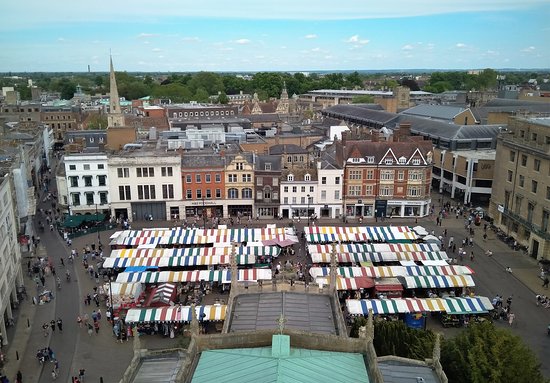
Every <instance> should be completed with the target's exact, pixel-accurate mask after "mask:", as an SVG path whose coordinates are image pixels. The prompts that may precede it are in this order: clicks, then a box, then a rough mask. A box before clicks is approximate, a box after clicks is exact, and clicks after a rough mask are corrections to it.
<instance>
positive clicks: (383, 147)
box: [344, 140, 433, 164]
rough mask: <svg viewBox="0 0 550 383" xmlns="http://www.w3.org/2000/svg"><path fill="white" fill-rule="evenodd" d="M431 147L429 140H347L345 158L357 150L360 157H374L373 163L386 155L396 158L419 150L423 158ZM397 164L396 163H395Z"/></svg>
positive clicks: (378, 161)
mask: <svg viewBox="0 0 550 383" xmlns="http://www.w3.org/2000/svg"><path fill="white" fill-rule="evenodd" d="M390 149H391V151H390ZM432 149H433V145H432V142H431V141H427V140H426V141H411V142H408V141H403V142H401V141H399V142H388V141H378V142H371V141H348V142H347V143H346V153H345V154H344V156H345V158H351V155H350V154H351V153H353V152H355V151H358V152H359V153H361V157H362V158H365V157H374V163H380V162H381V161H382V160H383V159H384V158H386V157H387V156H388V155H390V156H393V157H394V158H395V159H396V160H397V159H399V158H400V157H405V158H407V159H409V158H411V157H412V156H413V155H415V153H416V152H417V151H420V153H421V154H422V156H423V157H424V158H425V157H426V154H427V153H428V152H429V151H431V150H432ZM396 164H397V163H396Z"/></svg>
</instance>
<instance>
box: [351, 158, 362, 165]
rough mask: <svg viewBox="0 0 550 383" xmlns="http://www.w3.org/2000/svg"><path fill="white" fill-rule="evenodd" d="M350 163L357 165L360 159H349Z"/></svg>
mask: <svg viewBox="0 0 550 383" xmlns="http://www.w3.org/2000/svg"><path fill="white" fill-rule="evenodd" d="M351 162H353V163H356V164H357V163H359V162H361V159H360V158H352V159H351Z"/></svg>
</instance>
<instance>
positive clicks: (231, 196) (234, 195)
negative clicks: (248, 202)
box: [227, 188, 239, 199]
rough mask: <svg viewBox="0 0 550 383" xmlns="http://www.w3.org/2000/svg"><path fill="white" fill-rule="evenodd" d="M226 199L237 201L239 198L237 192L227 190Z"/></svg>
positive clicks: (235, 190) (232, 189)
mask: <svg viewBox="0 0 550 383" xmlns="http://www.w3.org/2000/svg"><path fill="white" fill-rule="evenodd" d="M227 198H229V199H237V198H239V190H237V189H235V188H231V189H228V190H227Z"/></svg>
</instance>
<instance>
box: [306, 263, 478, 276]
mask: <svg viewBox="0 0 550 383" xmlns="http://www.w3.org/2000/svg"><path fill="white" fill-rule="evenodd" d="M336 271H337V273H338V275H341V276H343V277H348V278H349V277H371V278H388V277H399V276H414V275H469V274H472V273H473V271H472V269H470V268H469V267H468V266H371V267H337V268H336ZM309 274H310V275H311V276H312V277H313V278H317V277H323V276H328V275H329V274H330V267H312V268H310V269H309Z"/></svg>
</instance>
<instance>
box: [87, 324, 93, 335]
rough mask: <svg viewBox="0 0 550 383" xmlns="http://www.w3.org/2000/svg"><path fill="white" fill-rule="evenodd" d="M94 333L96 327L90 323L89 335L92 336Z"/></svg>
mask: <svg viewBox="0 0 550 383" xmlns="http://www.w3.org/2000/svg"><path fill="white" fill-rule="evenodd" d="M93 332H94V326H92V325H91V324H90V323H88V335H89V336H92V333H93Z"/></svg>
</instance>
